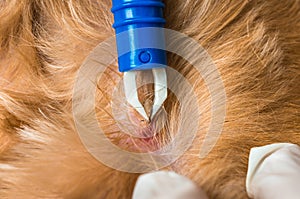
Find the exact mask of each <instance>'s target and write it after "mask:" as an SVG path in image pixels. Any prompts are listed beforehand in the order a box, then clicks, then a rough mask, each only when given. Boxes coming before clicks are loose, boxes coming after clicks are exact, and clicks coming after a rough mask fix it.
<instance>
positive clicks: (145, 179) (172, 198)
mask: <svg viewBox="0 0 300 199" xmlns="http://www.w3.org/2000/svg"><path fill="white" fill-rule="evenodd" d="M154 198H155V199H208V197H207V196H206V194H205V193H204V192H203V191H202V190H201V189H200V188H199V187H197V186H196V185H195V184H194V183H193V182H192V181H191V180H189V179H188V178H186V177H183V176H181V175H178V174H176V173H174V172H166V171H159V172H154V173H148V174H144V175H141V176H140V177H139V179H138V181H137V183H136V185H135V189H134V193H133V197H132V199H154Z"/></svg>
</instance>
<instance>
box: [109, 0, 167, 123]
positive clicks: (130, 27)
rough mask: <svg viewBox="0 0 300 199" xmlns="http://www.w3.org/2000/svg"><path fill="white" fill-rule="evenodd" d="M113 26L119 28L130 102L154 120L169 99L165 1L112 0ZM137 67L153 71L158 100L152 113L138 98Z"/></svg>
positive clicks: (122, 67)
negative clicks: (147, 111)
mask: <svg viewBox="0 0 300 199" xmlns="http://www.w3.org/2000/svg"><path fill="white" fill-rule="evenodd" d="M112 2H113V7H112V9H111V11H112V12H113V14H114V20H115V22H114V24H113V27H114V28H115V31H116V41H117V50H118V63H119V71H120V72H124V78H123V81H124V90H125V96H126V99H127V101H128V103H129V104H130V105H131V106H133V107H134V108H135V109H136V110H137V111H138V112H139V113H140V114H141V115H142V116H143V117H144V118H145V119H146V120H150V119H152V118H153V117H154V116H155V114H156V113H157V112H158V110H159V109H160V107H161V106H162V104H163V102H164V101H165V99H166V98H167V76H166V70H165V67H166V65H167V59H166V52H165V50H164V49H165V35H164V29H163V27H164V24H165V23H166V21H165V19H164V18H163V9H164V4H163V2H162V1H161V0H112ZM137 70H152V73H153V76H154V90H155V95H154V102H153V107H152V111H151V113H150V116H148V115H147V114H146V112H145V110H144V107H143V105H142V104H141V103H140V101H139V99H138V93H137V86H136V73H135V71H137Z"/></svg>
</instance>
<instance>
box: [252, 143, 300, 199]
mask: <svg viewBox="0 0 300 199" xmlns="http://www.w3.org/2000/svg"><path fill="white" fill-rule="evenodd" d="M253 162H255V164H254V163H253ZM247 191H248V195H249V197H251V198H254V199H255V198H259V199H282V198H288V199H298V198H299V196H300V147H299V146H297V145H294V144H273V145H268V146H265V147H259V148H255V149H253V150H251V153H250V158H249V170H248V175H247Z"/></svg>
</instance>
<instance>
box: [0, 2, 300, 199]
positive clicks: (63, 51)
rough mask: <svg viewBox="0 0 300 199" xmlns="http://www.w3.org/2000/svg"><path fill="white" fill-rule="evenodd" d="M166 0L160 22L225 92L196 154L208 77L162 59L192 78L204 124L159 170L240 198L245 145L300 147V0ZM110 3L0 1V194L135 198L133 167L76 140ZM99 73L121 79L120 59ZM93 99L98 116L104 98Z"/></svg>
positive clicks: (107, 32) (222, 198)
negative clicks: (75, 100) (86, 74)
mask: <svg viewBox="0 0 300 199" xmlns="http://www.w3.org/2000/svg"><path fill="white" fill-rule="evenodd" d="M165 4H166V9H165V16H166V20H167V25H166V27H167V28H170V29H173V30H177V31H179V32H182V33H184V34H186V35H188V36H190V37H192V38H193V39H195V40H197V41H198V42H199V43H200V44H201V45H202V46H203V47H204V48H205V49H206V50H207V51H208V53H209V54H210V55H211V57H212V59H213V60H214V63H215V64H216V66H217V68H218V70H219V72H220V74H221V77H222V79H223V82H224V86H225V90H226V94H227V109H226V121H225V124H224V127H223V131H222V134H221V137H220V139H219V140H218V142H217V144H216V146H215V147H214V149H213V150H212V151H211V153H209V155H208V156H207V157H206V158H204V159H199V157H198V154H199V148H200V144H201V141H202V140H203V138H204V136H203V134H205V131H206V130H207V127H208V125H209V121H210V112H211V111H210V99H209V93H208V91H207V88H206V86H205V83H204V82H203V81H197V82H198V83H197V84H196V83H195V82H196V81H194V80H195V78H196V77H194V76H193V72H192V68H191V67H190V66H188V64H187V63H186V62H185V61H184V60H182V59H180V58H178V57H176V56H174V55H169V57H168V60H169V64H170V65H171V66H174V68H175V69H176V70H178V71H180V72H181V73H182V74H184V75H185V77H187V78H189V79H190V80H191V82H194V87H195V89H196V91H197V93H198V95H197V96H198V100H199V103H200V104H201V110H202V116H201V117H202V121H201V125H202V128H201V132H198V135H197V139H196V141H195V142H194V143H193V147H192V148H191V149H189V150H188V151H187V152H186V153H185V154H184V155H183V156H182V157H181V158H179V160H178V161H176V162H175V163H173V164H172V165H170V166H169V167H168V168H166V169H168V170H173V171H175V172H178V173H180V174H182V175H185V176H187V177H189V178H191V179H192V180H193V181H195V182H196V183H197V184H198V185H199V186H201V187H202V188H203V189H204V190H205V191H206V192H207V193H208V195H209V196H210V198H216V199H233V198H235V199H238V198H247V195H246V191H245V178H246V171H247V161H248V154H249V150H250V148H252V147H255V146H262V145H266V144H270V143H274V142H291V143H295V144H298V145H299V144H300V132H299V129H300V128H299V127H300V117H299V106H300V104H299V103H300V98H299V97H300V95H299V94H300V89H299V85H300V78H299V69H300V34H299V33H300V1H299V0H285V1H282V0H269V1H261V0H236V1H231V0H222V1H218V0H186V1H183V0H165ZM110 8H111V1H110V0H98V1H97V0H82V1H79V0H78V1H75V0H2V1H0V45H1V48H0V197H1V198H14V199H15V198H17V199H18V198H22V199H23V198H97V199H99V198H109V199H115V198H124V199H129V198H131V194H132V190H133V187H134V184H135V181H136V179H137V177H138V174H130V173H123V172H120V171H116V170H113V169H111V168H108V167H106V166H104V165H103V164H101V163H100V162H98V161H97V160H95V159H94V158H93V157H92V156H91V155H90V154H89V153H88V152H87V151H86V149H85V148H84V146H83V145H82V143H81V142H80V139H79V138H78V135H77V133H76V129H75V126H74V122H73V117H72V88H73V84H74V80H75V77H76V72H77V70H78V68H79V67H80V65H81V64H82V62H83V60H84V59H85V57H86V56H87V55H88V54H89V52H90V51H91V50H92V49H93V48H94V47H95V46H96V45H97V44H98V43H100V42H101V41H103V40H105V39H106V38H108V37H110V36H112V35H113V34H114V31H113V29H112V28H111V25H112V23H113V17H112V14H111V12H110ZM191 53H192V52H191ZM100 56H101V55H100ZM106 74H107V77H111V78H112V79H117V78H120V74H119V73H118V72H117V67H116V66H112V67H110V68H109V70H108V71H107V73H106ZM198 78H200V77H198ZM100 81H101V80H100ZM100 85H101V84H99V88H100V89H109V88H101V86H100ZM99 93H101V92H99ZM107 97H110V96H107ZM101 99H102V98H101V97H100V100H99V101H101ZM108 99H109V98H108ZM168 104H169V108H168V109H167V110H168V113H169V120H170V121H169V125H170V126H172V125H174V124H175V123H176V118H177V115H176V111H175V109H177V108H176V107H177V106H176V104H174V103H172V102H171V100H168V101H167V102H166V106H168ZM98 106H99V108H100V109H99V114H98V115H100V116H99V119H101V115H102V114H101V110H102V108H103V107H101V106H104V105H103V104H101V102H99V104H98ZM189 108H190V109H191V110H192V109H193V108H194V107H193V105H190V107H189ZM186 111H188V110H186ZM164 133H165V134H168V133H170V132H168V131H164ZM166 136H167V135H166ZM156 141H157V142H158V143H159V142H163V138H162V139H161V140H160V139H157V140H156Z"/></svg>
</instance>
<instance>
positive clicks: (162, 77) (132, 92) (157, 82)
mask: <svg viewBox="0 0 300 199" xmlns="http://www.w3.org/2000/svg"><path fill="white" fill-rule="evenodd" d="M152 73H153V77H154V102H153V106H152V110H151V114H150V117H148V115H147V114H146V111H145V109H144V107H143V105H142V104H141V102H140V101H139V98H138V92H137V84H136V72H135V71H128V72H125V73H124V79H123V81H124V90H125V97H126V100H127V102H128V103H129V104H130V105H131V106H132V107H133V108H135V110H136V111H137V112H138V113H139V114H140V115H141V116H143V117H144V118H145V119H146V120H147V121H150V120H152V119H153V118H154V116H155V115H156V113H157V112H158V110H159V109H160V108H161V106H162V104H163V103H164V101H165V100H166V98H167V74H166V69H165V68H153V69H152Z"/></svg>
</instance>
